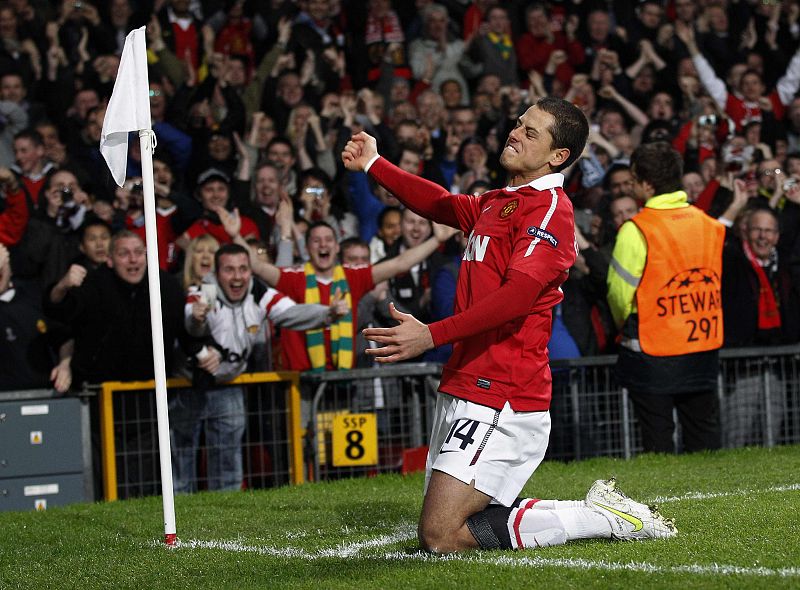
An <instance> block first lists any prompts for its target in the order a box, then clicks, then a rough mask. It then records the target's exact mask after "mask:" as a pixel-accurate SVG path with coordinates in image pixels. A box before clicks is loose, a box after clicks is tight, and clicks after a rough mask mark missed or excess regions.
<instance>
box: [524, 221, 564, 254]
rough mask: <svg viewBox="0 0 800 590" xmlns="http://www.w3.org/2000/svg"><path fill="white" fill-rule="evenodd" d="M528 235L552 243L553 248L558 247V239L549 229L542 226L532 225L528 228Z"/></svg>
mask: <svg viewBox="0 0 800 590" xmlns="http://www.w3.org/2000/svg"><path fill="white" fill-rule="evenodd" d="M528 235H529V236H533V237H534V238H539V239H540V240H544V241H545V242H547V243H548V244H550V245H551V246H552V247H553V248H558V240H557V239H556V237H555V236H554V235H553V234H551V233H550V232H549V231H545V230H543V229H542V228H540V227H536V226H535V225H532V226H530V227H529V228H528Z"/></svg>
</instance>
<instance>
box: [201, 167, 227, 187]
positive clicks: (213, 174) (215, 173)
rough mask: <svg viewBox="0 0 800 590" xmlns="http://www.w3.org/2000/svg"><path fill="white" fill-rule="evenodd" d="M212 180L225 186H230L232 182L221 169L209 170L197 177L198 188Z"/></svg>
mask: <svg viewBox="0 0 800 590" xmlns="http://www.w3.org/2000/svg"><path fill="white" fill-rule="evenodd" d="M212 180H219V181H221V182H224V183H225V184H229V183H230V181H231V179H230V177H229V176H228V175H227V174H225V173H224V172H223V171H222V170H220V169H219V168H207V169H206V170H203V171H202V172H201V173H200V175H199V176H198V177H197V186H202V185H204V184H205V183H207V182H210V181H212Z"/></svg>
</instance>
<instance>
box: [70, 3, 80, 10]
mask: <svg viewBox="0 0 800 590" xmlns="http://www.w3.org/2000/svg"><path fill="white" fill-rule="evenodd" d="M72 8H74V9H75V10H80V9H81V8H83V2H73V3H72Z"/></svg>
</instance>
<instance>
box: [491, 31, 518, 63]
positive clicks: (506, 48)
mask: <svg viewBox="0 0 800 590" xmlns="http://www.w3.org/2000/svg"><path fill="white" fill-rule="evenodd" d="M486 36H487V37H488V38H489V42H490V43H491V44H492V45H494V47H495V49H497V51H498V52H499V53H500V55H501V56H502V57H503V59H504V60H506V61H507V60H508V58H510V57H511V51H512V50H513V49H514V44H513V43H512V42H511V37H510V36H509V35H506V34H502V35H497V34H495V33H492V32H491V31H489V32H488V33H487V34H486Z"/></svg>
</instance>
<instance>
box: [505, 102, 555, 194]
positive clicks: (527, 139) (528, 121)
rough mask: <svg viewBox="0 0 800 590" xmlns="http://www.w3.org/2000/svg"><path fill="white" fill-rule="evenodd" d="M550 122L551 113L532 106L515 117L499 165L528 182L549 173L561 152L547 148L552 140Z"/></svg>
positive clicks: (552, 121) (552, 120)
mask: <svg viewBox="0 0 800 590" xmlns="http://www.w3.org/2000/svg"><path fill="white" fill-rule="evenodd" d="M553 125H555V118H554V117H553V115H551V114H550V113H548V112H545V111H543V110H541V109H539V108H537V107H535V106H532V107H530V108H529V109H528V110H527V111H525V113H523V115H522V116H521V117H520V118H519V119H517V125H516V127H514V129H512V130H511V133H509V134H508V139H507V140H506V144H505V147H504V148H503V151H502V153H501V154H500V164H502V165H503V167H504V168H505V169H506V170H507V171H508V173H509V174H510V175H511V177H512V178H513V177H521V178H522V179H523V180H524V179H526V178H527V180H525V182H526V183H527V182H529V181H530V180H533V179H534V178H538V177H539V176H543V175H545V174H549V173H550V163H551V162H554V161H556V160H557V154H558V153H559V152H560V151H561V150H556V149H553V148H551V147H550V146H551V145H552V143H553V136H552V135H551V134H550V129H551V128H552V126H553ZM557 163H560V161H559V162H557Z"/></svg>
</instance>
